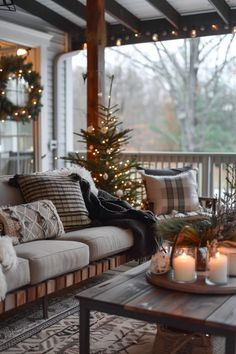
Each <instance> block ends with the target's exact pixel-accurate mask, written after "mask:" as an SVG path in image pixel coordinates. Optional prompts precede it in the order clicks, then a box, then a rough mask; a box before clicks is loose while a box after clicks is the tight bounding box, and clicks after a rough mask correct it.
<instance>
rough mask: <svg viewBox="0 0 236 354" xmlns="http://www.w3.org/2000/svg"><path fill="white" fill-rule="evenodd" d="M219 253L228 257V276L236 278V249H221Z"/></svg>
mask: <svg viewBox="0 0 236 354" xmlns="http://www.w3.org/2000/svg"><path fill="white" fill-rule="evenodd" d="M219 251H220V252H221V253H223V254H225V255H226V256H228V274H229V275H232V276H236V248H235V247H220V248H219Z"/></svg>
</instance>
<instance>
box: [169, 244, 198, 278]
mask: <svg viewBox="0 0 236 354" xmlns="http://www.w3.org/2000/svg"><path fill="white" fill-rule="evenodd" d="M196 255H197V249H196V247H175V249H174V252H173V256H172V257H173V258H172V266H173V280H174V281H176V282H178V283H193V282H194V281H195V280H196V279H197V272H196Z"/></svg>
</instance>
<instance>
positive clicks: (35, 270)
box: [0, 176, 134, 317]
mask: <svg viewBox="0 0 236 354" xmlns="http://www.w3.org/2000/svg"><path fill="white" fill-rule="evenodd" d="M9 177H10V176H3V177H1V178H0V200H1V205H17V204H22V203H24V201H23V199H22V196H21V194H20V191H19V190H18V189H16V188H14V187H11V186H9V185H8V183H7V182H8V180H9ZM133 242H134V240H133V235H132V231H131V230H129V229H127V230H124V229H121V228H119V227H115V226H100V227H93V228H92V227H90V228H86V229H80V230H78V231H72V232H68V233H65V234H64V235H63V236H61V237H60V238H57V239H46V240H35V241H31V242H27V243H21V244H18V245H16V246H15V250H16V254H17V257H18V267H17V269H15V270H10V271H8V272H6V274H5V276H6V281H7V286H8V292H7V295H6V298H5V300H4V301H2V302H0V314H3V313H5V312H7V311H9V310H12V309H15V308H16V307H19V306H21V305H23V304H26V303H28V302H30V301H34V300H36V299H38V298H42V299H43V304H44V306H43V309H44V316H45V317H46V316H47V296H48V295H49V294H51V293H54V292H55V291H58V290H61V289H63V288H66V287H68V286H71V285H74V284H76V283H80V282H81V281H83V280H85V279H87V278H89V277H92V276H94V275H98V274H100V273H101V272H103V271H105V270H108V269H110V268H112V267H116V266H118V265H120V264H121V263H124V262H125V261H126V260H127V256H126V251H127V250H129V249H130V248H131V247H132V245H133Z"/></svg>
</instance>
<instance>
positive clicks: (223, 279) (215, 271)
mask: <svg viewBox="0 0 236 354" xmlns="http://www.w3.org/2000/svg"><path fill="white" fill-rule="evenodd" d="M208 268H209V270H208V279H209V280H210V281H211V282H213V283H218V284H225V283H227V275H228V260H227V256H226V255H224V254H221V253H220V252H217V253H216V254H215V256H214V257H210V260H209V265H208Z"/></svg>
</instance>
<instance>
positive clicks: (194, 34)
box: [110, 23, 236, 46]
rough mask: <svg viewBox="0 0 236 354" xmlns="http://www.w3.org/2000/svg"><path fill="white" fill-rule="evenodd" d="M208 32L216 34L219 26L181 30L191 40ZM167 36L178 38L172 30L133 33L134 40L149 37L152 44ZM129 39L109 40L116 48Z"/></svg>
mask: <svg viewBox="0 0 236 354" xmlns="http://www.w3.org/2000/svg"><path fill="white" fill-rule="evenodd" d="M223 29H224V30H230V27H229V25H224V26H223ZM209 30H211V31H214V32H216V31H218V30H220V26H219V25H218V24H215V23H213V24H211V25H210V28H209V26H206V25H201V26H200V27H196V28H188V27H187V26H183V28H182V31H183V32H189V37H191V38H195V37H197V33H198V31H201V32H204V31H209ZM231 32H232V33H236V26H232V27H231ZM168 34H169V35H170V36H174V37H178V36H179V33H178V32H177V31H176V30H174V29H173V30H171V31H162V32H160V33H158V32H150V31H146V32H145V33H135V34H134V37H135V38H140V37H142V36H145V37H150V40H152V41H153V42H157V41H158V40H160V37H165V36H167V35H168ZM180 36H181V34H180ZM130 38H131V37H130V36H129V35H126V36H124V37H123V38H121V37H117V38H116V37H115V36H112V37H111V38H110V39H111V40H112V41H115V44H116V45H117V46H120V45H122V44H124V42H125V41H129V40H130Z"/></svg>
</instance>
